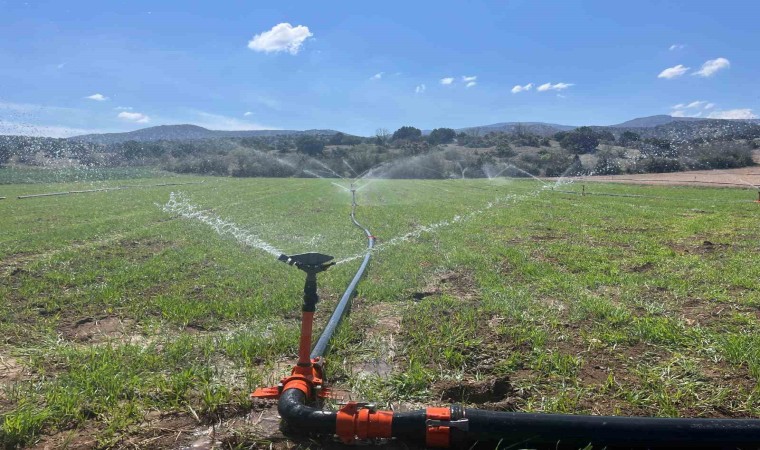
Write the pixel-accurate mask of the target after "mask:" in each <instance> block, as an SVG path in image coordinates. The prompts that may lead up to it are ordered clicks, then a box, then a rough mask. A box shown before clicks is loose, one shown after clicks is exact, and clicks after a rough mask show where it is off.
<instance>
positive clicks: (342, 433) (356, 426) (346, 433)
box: [335, 402, 393, 444]
mask: <svg viewBox="0 0 760 450" xmlns="http://www.w3.org/2000/svg"><path fill="white" fill-rule="evenodd" d="M392 425H393V412H391V411H377V410H375V408H374V406H373V405H369V404H367V403H357V402H348V403H346V404H345V405H344V406H343V407H342V408H341V409H340V410H339V411H338V417H337V421H336V423H335V434H337V435H338V437H339V438H340V439H341V440H342V441H343V442H344V443H346V444H350V443H352V442H353V441H355V440H356V439H362V440H363V439H371V438H390V437H391V427H392Z"/></svg>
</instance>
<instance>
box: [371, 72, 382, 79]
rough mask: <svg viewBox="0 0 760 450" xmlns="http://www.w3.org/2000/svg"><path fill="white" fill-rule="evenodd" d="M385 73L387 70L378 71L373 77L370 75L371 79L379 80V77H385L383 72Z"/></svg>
mask: <svg viewBox="0 0 760 450" xmlns="http://www.w3.org/2000/svg"><path fill="white" fill-rule="evenodd" d="M384 73H385V72H378V73H376V74H374V75H372V76H371V77H369V79H370V80H379V79H381V78H383V74H384Z"/></svg>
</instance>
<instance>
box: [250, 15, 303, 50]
mask: <svg viewBox="0 0 760 450" xmlns="http://www.w3.org/2000/svg"><path fill="white" fill-rule="evenodd" d="M312 36H314V35H313V34H312V33H311V31H309V27H306V26H303V25H298V26H295V27H294V26H293V25H291V24H289V23H279V24H277V25H275V26H273V27H272V29H271V30H269V31H265V32H263V33H261V34H257V35H256V36H254V37H253V39H251V40H250V41H248V48H250V49H251V50H253V51H255V52H264V53H278V52H288V53H290V54H291V55H295V54H298V52H299V51H301V46H302V45H303V43H304V41H305V40H306V39H308V38H310V37H312Z"/></svg>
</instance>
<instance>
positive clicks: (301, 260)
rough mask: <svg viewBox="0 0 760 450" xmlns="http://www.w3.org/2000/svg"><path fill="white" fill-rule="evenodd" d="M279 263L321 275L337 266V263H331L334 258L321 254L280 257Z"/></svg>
mask: <svg viewBox="0 0 760 450" xmlns="http://www.w3.org/2000/svg"><path fill="white" fill-rule="evenodd" d="M277 260H278V261H282V262H284V263H286V264H290V265H291V266H296V267H298V268H299V269H301V270H303V271H304V272H307V273H308V272H312V273H319V272H323V271H325V270H327V269H328V268H329V267H330V266H332V265H335V262H330V261H332V260H333V257H332V256H330V255H323V254H321V253H301V254H300V255H292V256H288V255H284V254H283V255H280V257H279V258H277Z"/></svg>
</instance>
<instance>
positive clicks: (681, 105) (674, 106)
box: [673, 103, 686, 109]
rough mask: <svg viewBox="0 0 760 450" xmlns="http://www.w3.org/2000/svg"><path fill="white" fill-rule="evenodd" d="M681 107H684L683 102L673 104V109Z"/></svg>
mask: <svg viewBox="0 0 760 450" xmlns="http://www.w3.org/2000/svg"><path fill="white" fill-rule="evenodd" d="M683 108H686V105H684V104H683V103H679V104H677V105H673V109H683Z"/></svg>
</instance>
